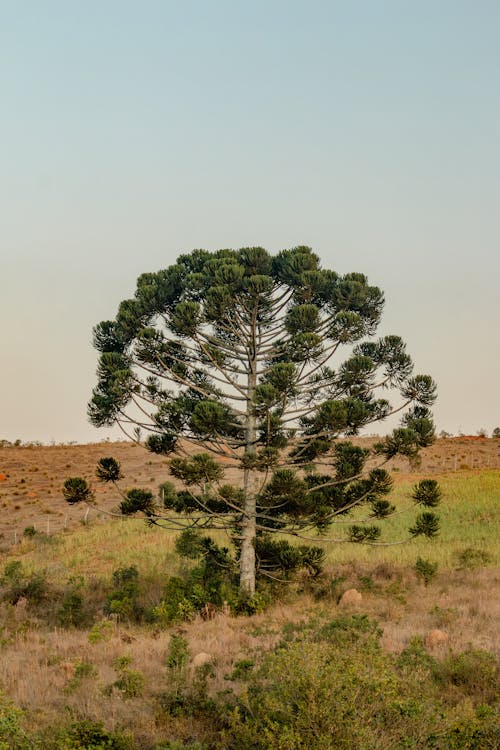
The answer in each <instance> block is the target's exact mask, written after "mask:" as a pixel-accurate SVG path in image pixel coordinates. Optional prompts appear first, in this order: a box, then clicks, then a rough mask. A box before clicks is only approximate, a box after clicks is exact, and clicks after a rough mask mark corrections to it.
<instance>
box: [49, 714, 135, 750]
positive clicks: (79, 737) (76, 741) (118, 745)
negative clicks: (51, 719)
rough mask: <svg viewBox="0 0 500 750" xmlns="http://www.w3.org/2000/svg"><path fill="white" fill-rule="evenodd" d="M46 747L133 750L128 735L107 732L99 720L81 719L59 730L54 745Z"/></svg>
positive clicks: (63, 749)
mask: <svg viewBox="0 0 500 750" xmlns="http://www.w3.org/2000/svg"><path fill="white" fill-rule="evenodd" d="M45 747H47V746H45ZM48 747H50V748H51V750H52V748H53V750H134V747H135V746H134V743H133V742H132V740H131V738H130V737H128V736H126V735H123V734H121V733H118V732H108V730H107V729H105V728H104V726H103V724H101V723H100V722H95V721H88V720H87V719H83V720H80V721H75V722H73V723H72V724H71V725H70V726H69V727H68V728H67V729H64V730H62V731H61V732H59V733H58V735H57V738H56V743H55V745H52V746H51V745H50V744H49V745H48Z"/></svg>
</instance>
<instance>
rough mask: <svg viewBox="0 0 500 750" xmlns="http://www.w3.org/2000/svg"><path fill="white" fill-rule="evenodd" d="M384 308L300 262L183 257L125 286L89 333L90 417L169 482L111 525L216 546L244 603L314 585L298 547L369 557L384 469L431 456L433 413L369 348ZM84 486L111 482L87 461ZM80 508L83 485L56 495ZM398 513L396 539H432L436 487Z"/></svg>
mask: <svg viewBox="0 0 500 750" xmlns="http://www.w3.org/2000/svg"><path fill="white" fill-rule="evenodd" d="M383 301H384V300H383V295H382V292H381V291H380V289H378V288H377V287H375V286H370V285H369V283H368V281H367V279H366V277H365V276H364V275H362V274H360V273H349V274H346V275H345V276H340V275H338V274H337V273H335V272H334V271H330V270H324V269H322V268H321V267H320V262H319V259H318V257H317V256H316V255H315V254H314V253H313V252H312V250H311V249H310V248H308V247H295V248H293V249H291V250H284V251H283V252H281V253H279V254H278V255H276V256H271V255H270V254H269V253H268V252H267V251H266V250H264V249H263V248H261V247H248V248H242V249H240V250H219V251H218V252H206V251H204V250H195V251H193V252H192V253H190V254H186V255H181V256H180V257H179V259H178V260H177V262H176V263H175V264H174V265H172V266H170V267H169V268H167V269H166V270H163V271H159V272H158V273H146V274H144V275H142V276H140V277H139V279H138V282H137V291H136V293H135V297H134V298H133V299H128V300H125V301H124V302H122V303H121V304H120V306H119V309H118V314H117V316H116V319H115V320H114V321H104V322H102V323H99V325H97V326H96V328H95V329H94V344H95V347H96V348H97V349H98V350H99V351H100V352H101V356H100V362H99V367H98V384H97V386H96V388H95V389H94V392H93V396H92V400H91V401H90V405H89V416H90V420H91V422H92V423H93V424H94V425H97V426H101V425H114V424H118V425H120V427H121V428H122V429H123V431H124V432H125V433H126V434H127V435H129V436H130V437H131V438H132V439H134V438H135V439H139V436H140V435H143V434H144V433H146V434H147V439H146V440H145V444H146V446H147V448H148V449H149V450H150V451H153V452H154V453H161V454H165V455H169V456H171V460H170V465H169V471H170V473H171V475H172V476H173V477H174V478H175V479H176V480H178V481H177V482H175V483H172V482H166V483H165V484H163V485H162V486H161V487H160V492H159V498H158V499H157V500H156V499H155V498H154V497H153V495H152V494H151V493H150V492H147V491H145V490H137V489H135V490H131V491H129V492H128V493H126V494H125V495H124V496H123V500H122V502H121V512H122V513H134V512H138V511H142V512H143V513H144V514H145V515H146V516H147V518H148V519H149V521H150V522H151V523H154V524H158V525H164V526H166V527H167V528H189V529H191V531H189V532H187V533H185V534H184V541H185V543H186V544H187V543H188V542H189V541H191V542H193V540H196V539H197V538H198V537H197V536H196V534H194V533H193V531H192V530H193V529H195V530H197V529H207V528H210V529H226V530H228V531H229V533H230V535H231V540H232V542H233V544H234V549H235V557H234V560H235V561H236V562H237V564H238V565H239V581H240V589H241V591H242V592H244V593H245V594H247V595H252V594H253V593H254V591H255V581H256V574H264V575H267V576H270V577H276V578H280V577H283V576H286V575H287V574H289V572H290V570H296V569H298V568H301V567H305V568H307V569H309V570H310V571H316V570H319V568H320V565H321V561H322V556H323V553H322V551H321V549H319V548H317V547H314V546H311V545H310V544H308V543H307V542H309V541H312V540H313V539H314V538H318V537H319V538H321V535H323V538H328V539H329V538H330V534H329V533H328V530H329V529H330V528H331V526H332V524H334V523H335V522H336V521H337V522H338V521H341V522H342V523H343V524H344V529H347V531H346V532H345V533H344V534H343V535H341V536H340V537H339V539H338V541H351V542H357V543H365V544H381V543H382V542H380V541H378V539H379V535H380V527H379V524H378V523H377V522H378V521H379V520H381V519H384V518H387V517H388V516H390V515H392V514H393V513H395V512H396V511H395V508H394V506H393V505H392V504H391V503H390V502H389V500H388V499H387V495H388V494H389V493H390V490H391V485H392V482H391V477H390V475H389V474H388V472H387V471H386V470H385V469H384V468H383V465H384V463H386V462H387V461H388V460H390V459H391V458H393V457H394V456H396V455H397V454H401V455H403V456H406V457H408V458H409V459H410V460H416V459H417V457H418V452H419V449H420V448H421V447H423V446H426V445H429V444H430V443H431V442H432V440H433V439H434V426H433V423H432V420H431V415H430V412H429V406H430V405H431V404H432V403H433V401H434V399H435V384H434V382H433V380H432V379H431V378H430V377H429V376H428V375H414V374H413V366H412V362H411V359H410V357H409V356H408V354H407V353H406V350H405V344H404V343H403V341H402V340H401V339H400V338H399V337H397V336H384V337H382V338H380V339H378V340H376V339H374V338H373V337H374V334H375V331H376V328H377V325H378V323H379V320H380V316H381V312H382V307H383ZM341 354H343V361H342V358H341ZM389 395H391V398H393V397H394V396H395V401H394V403H391V402H390V401H389V400H388V398H387V396H389ZM396 412H401V413H402V414H403V417H402V420H401V424H400V426H399V427H398V428H397V429H395V430H393V432H392V433H391V434H390V435H389V436H388V437H387V438H385V439H383V440H381V441H380V442H379V443H377V444H376V445H375V446H374V447H373V448H371V449H370V450H369V449H367V448H365V447H360V446H359V445H355V444H353V443H352V442H351V441H350V440H349V438H350V437H351V436H355V435H357V434H358V432H359V431H360V430H364V429H366V428H367V427H369V426H370V425H373V424H374V423H377V422H380V421H382V420H385V419H386V418H387V417H389V416H390V415H392V414H394V413H396ZM229 471H230V475H231V476H232V478H233V481H232V482H231V483H229V482H228V481H227V475H228V472H229ZM98 477H99V479H101V480H103V481H112V482H116V481H117V480H118V479H119V478H120V468H119V466H118V464H117V463H116V461H114V460H113V459H102V460H101V461H100V463H99V467H98ZM234 477H238V479H236V480H234ZM79 482H80V483H81V482H83V484H79ZM89 493H90V489H89V487H88V485H87V484H86V483H85V482H84V481H83V480H79V479H71V480H68V482H67V483H66V488H65V495H66V498H67V499H68V501H69V502H77V501H79V500H86V499H88V497H89ZM413 500H414V501H415V503H416V504H418V505H420V506H423V507H422V509H421V512H420V513H419V514H417V516H416V518H413V522H412V525H411V526H410V528H409V537H410V538H411V537H414V536H417V535H420V534H424V535H427V536H429V537H431V536H434V535H435V534H436V533H437V526H438V522H437V518H436V516H435V515H434V514H433V513H432V511H429V510H427V508H432V507H434V506H435V505H436V504H437V503H438V501H439V488H438V487H437V485H436V483H435V482H433V481H430V480H424V481H423V482H421V483H420V484H418V485H417V486H416V487H415V488H414V492H413ZM360 506H363V508H364V512H363V513H360V512H359V508H360ZM351 513H354V517H353V522H352V525H351V526H348V527H346V526H345V524H346V516H348V514H351ZM285 533H287V534H292V535H294V537H295V542H294V543H293V544H290V543H289V542H287V541H286V540H285V539H284V538H283V534H285ZM203 541H204V544H205V545H207V544H208V545H209V546H210V543H211V542H210V539H208V540H207V538H205V539H204V540H203ZM199 543H200V544H201V541H199ZM224 559H225V560H226V562H227V559H228V557H227V555H226V556H225V558H224ZM236 562H235V564H236Z"/></svg>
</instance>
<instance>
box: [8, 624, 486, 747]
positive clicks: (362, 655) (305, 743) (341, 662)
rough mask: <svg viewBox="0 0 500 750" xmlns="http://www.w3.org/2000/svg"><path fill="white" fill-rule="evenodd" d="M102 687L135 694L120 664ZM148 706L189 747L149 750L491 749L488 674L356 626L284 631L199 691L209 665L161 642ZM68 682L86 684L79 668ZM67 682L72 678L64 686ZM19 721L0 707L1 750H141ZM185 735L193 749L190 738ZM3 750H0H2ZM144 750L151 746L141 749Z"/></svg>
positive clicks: (126, 741)
mask: <svg viewBox="0 0 500 750" xmlns="http://www.w3.org/2000/svg"><path fill="white" fill-rule="evenodd" d="M121 661H122V664H116V671H117V674H118V679H117V680H116V682H115V683H114V684H113V685H111V686H109V687H108V688H106V689H107V690H113V689H116V690H120V691H121V692H122V696H123V699H124V700H126V699H129V700H133V699H134V698H137V697H139V696H140V695H141V691H142V689H143V685H142V681H141V679H140V673H139V672H136V671H133V670H131V669H129V666H128V662H127V660H126V659H122V660H121ZM162 669H163V672H164V680H165V682H164V689H163V690H162V691H161V692H159V693H158V695H157V696H156V702H157V710H156V723H157V725H158V726H159V728H160V731H161V726H162V723H163V724H164V725H167V726H169V727H170V731H172V728H174V727H175V726H176V724H178V726H179V728H180V729H181V731H182V730H183V732H182V733H183V734H185V733H186V731H185V726H186V719H189V720H190V726H191V739H190V740H186V741H180V740H173V739H172V740H166V741H162V742H159V743H157V744H155V745H154V748H155V750H167V749H168V748H170V750H181V749H184V748H186V749H187V748H191V750H203V749H206V750H209V749H212V748H213V750H216V749H217V750H247V749H248V748H255V750H275V749H278V748H279V750H302V749H303V748H304V749H305V748H310V750H369V749H372V748H388V747H391V748H401V750H403V748H404V749H408V748H412V749H414V750H424V749H425V750H431V749H432V750H459V749H460V750H466V749H467V750H494V749H495V748H497V747H498V739H499V732H500V722H499V716H498V664H496V663H495V660H494V658H493V657H492V656H491V655H490V654H488V653H487V652H484V651H474V650H469V651H466V652H463V653H459V654H455V655H451V654H450V655H449V656H447V657H446V658H445V659H444V660H442V661H437V660H436V659H434V658H433V657H432V656H430V655H429V654H428V653H427V652H426V650H425V649H424V648H423V644H422V642H421V641H420V640H419V639H414V640H413V641H411V642H410V644H409V645H408V647H407V648H406V649H405V650H404V651H403V652H401V653H400V654H399V655H397V656H395V655H390V654H387V653H384V652H383V650H382V649H381V648H380V630H379V629H378V627H377V624H376V623H375V622H373V621H371V620H370V619H369V618H368V617H366V616H365V615H343V616H340V617H337V618H335V619H332V620H328V619H316V620H309V621H306V622H305V623H303V624H301V625H298V626H292V627H286V628H284V629H283V631H282V636H281V639H280V641H279V643H278V644H277V645H276V646H275V647H274V648H273V649H270V650H269V651H268V652H267V653H264V654H260V655H258V656H257V657H256V658H255V659H252V660H250V659H248V660H241V661H239V662H237V663H236V664H235V667H234V670H233V672H232V673H231V674H229V675H227V681H228V682H227V684H228V688H227V689H225V690H224V691H219V692H218V693H217V694H215V695H213V694H211V692H210V680H211V677H212V672H213V670H212V666H211V665H210V663H207V664H205V665H202V666H199V667H197V668H196V669H195V670H194V673H193V671H192V670H190V669H189V650H188V646H187V642H186V640H185V639H184V638H183V637H182V636H180V635H173V636H172V637H171V639H170V645H169V649H168V653H167V656H166V659H165V663H164V665H163V666H162ZM80 671H81V672H82V674H81V675H80V677H79V679H80V680H83V679H87V680H89V679H93V676H92V673H91V671H90V670H89V669H87V670H80ZM75 679H78V678H75ZM22 719H23V717H22V713H21V712H20V711H19V710H18V709H17V708H15V707H14V706H13V705H12V704H11V703H10V702H9V701H7V700H6V699H5V697H0V737H1V739H0V748H2V750H35V749H40V750H41V748H42V747H43V748H45V749H46V750H72V749H73V748H86V750H101V749H103V748H110V749H111V750H133V749H135V748H139V747H145V745H143V744H140V743H138V742H137V741H136V740H134V739H133V738H132V737H131V736H129V735H126V734H124V733H120V732H116V731H115V732H112V731H108V730H106V729H105V728H104V726H103V725H102V724H100V723H98V722H91V721H88V720H84V719H79V720H74V721H72V722H70V723H68V724H67V725H66V726H65V727H61V728H59V729H56V731H54V730H51V731H50V732H45V733H29V732H27V731H26V730H25V729H24V728H23V720H22ZM193 735H196V739H194V738H193ZM2 742H3V744H2ZM148 747H150V748H152V747H153V746H152V745H148Z"/></svg>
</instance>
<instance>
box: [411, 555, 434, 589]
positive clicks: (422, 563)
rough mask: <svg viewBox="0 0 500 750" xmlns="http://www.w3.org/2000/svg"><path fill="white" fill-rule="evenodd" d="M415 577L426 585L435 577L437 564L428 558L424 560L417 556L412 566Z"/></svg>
mask: <svg viewBox="0 0 500 750" xmlns="http://www.w3.org/2000/svg"><path fill="white" fill-rule="evenodd" d="M414 570H415V573H416V574H417V578H419V579H420V580H422V581H423V582H424V584H425V585H426V586H428V585H429V583H430V582H431V581H432V580H433V579H434V578H435V577H436V575H437V570H438V564H437V562H436V563H433V562H431V561H430V560H424V559H423V558H422V557H417V561H416V563H415V566H414Z"/></svg>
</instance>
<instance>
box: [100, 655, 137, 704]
mask: <svg viewBox="0 0 500 750" xmlns="http://www.w3.org/2000/svg"><path fill="white" fill-rule="evenodd" d="M131 663H132V659H131V658H130V657H129V656H119V657H117V658H116V659H114V660H113V667H114V669H115V672H116V674H117V679H116V680H115V681H114V682H112V683H111V684H110V685H107V686H106V688H104V692H105V693H106V694H111V693H112V692H113V690H117V691H118V692H119V693H120V694H121V696H122V698H124V699H127V698H140V697H141V695H142V694H143V692H144V675H143V674H141V672H138V671H137V670H135V669H130V668H129V667H130V664H131Z"/></svg>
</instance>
